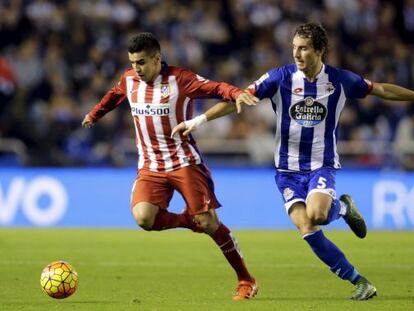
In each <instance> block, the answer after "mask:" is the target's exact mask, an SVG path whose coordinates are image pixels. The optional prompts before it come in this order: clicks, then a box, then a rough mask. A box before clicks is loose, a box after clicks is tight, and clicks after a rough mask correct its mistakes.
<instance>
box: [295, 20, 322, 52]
mask: <svg viewBox="0 0 414 311" xmlns="http://www.w3.org/2000/svg"><path fill="white" fill-rule="evenodd" d="M294 36H299V37H302V38H308V39H311V40H312V46H313V48H314V49H315V50H318V51H322V50H324V51H325V53H326V52H327V50H328V34H327V32H326V30H325V28H323V26H322V25H321V24H319V23H306V24H302V25H299V26H298V27H297V28H296V30H295V34H294Z"/></svg>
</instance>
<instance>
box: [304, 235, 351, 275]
mask: <svg viewBox="0 0 414 311" xmlns="http://www.w3.org/2000/svg"><path fill="white" fill-rule="evenodd" d="M303 238H304V239H305V240H306V242H308V244H309V245H310V247H311V248H312V250H313V252H314V253H315V254H316V256H318V257H319V259H320V260H322V261H323V262H324V263H325V264H327V265H328V266H329V268H330V270H331V271H332V272H333V273H335V274H336V275H337V276H339V277H340V278H341V279H344V280H349V281H350V282H355V280H357V279H358V277H359V273H358V271H357V270H356V269H355V268H354V267H353V266H352V265H351V264H350V263H349V261H348V260H347V259H346V258H345V255H344V253H342V252H341V250H340V249H339V248H338V247H337V246H336V245H335V244H333V243H332V242H331V241H330V240H328V239H327V238H326V237H325V235H324V234H323V232H322V230H318V231H316V232H312V233H308V234H305V235H304V236H303Z"/></svg>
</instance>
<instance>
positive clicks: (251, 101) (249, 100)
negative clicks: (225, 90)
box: [236, 92, 259, 113]
mask: <svg viewBox="0 0 414 311" xmlns="http://www.w3.org/2000/svg"><path fill="white" fill-rule="evenodd" d="M258 102H259V99H258V98H257V97H256V96H254V95H252V94H250V93H248V92H243V93H241V94H240V95H239V96H237V98H236V108H237V113H240V112H241V110H242V108H241V106H242V104H245V105H248V106H256V104H257V103H258Z"/></svg>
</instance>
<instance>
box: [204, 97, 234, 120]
mask: <svg viewBox="0 0 414 311" xmlns="http://www.w3.org/2000/svg"><path fill="white" fill-rule="evenodd" d="M235 111H236V105H235V104H234V103H232V102H219V103H217V104H215V105H214V106H213V107H211V108H210V109H208V110H207V111H206V112H204V114H205V115H206V117H207V121H211V120H214V119H217V118H220V117H223V116H225V115H228V114H230V113H233V112H235Z"/></svg>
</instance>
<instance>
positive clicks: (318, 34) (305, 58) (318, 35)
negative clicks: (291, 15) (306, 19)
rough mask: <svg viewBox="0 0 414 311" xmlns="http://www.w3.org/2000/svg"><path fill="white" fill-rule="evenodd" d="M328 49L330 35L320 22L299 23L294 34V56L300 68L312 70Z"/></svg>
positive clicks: (318, 64)
mask: <svg viewBox="0 0 414 311" xmlns="http://www.w3.org/2000/svg"><path fill="white" fill-rule="evenodd" d="M327 49H328V35H327V33H326V30H325V28H323V27H322V25H321V24H318V23H307V24H302V25H299V26H298V27H297V28H296V30H295V33H294V35H293V58H294V60H295V63H296V66H297V67H298V69H300V70H302V71H304V72H306V71H312V70H314V69H315V68H317V67H318V66H320V63H321V62H322V57H323V55H324V54H325V53H326V51H327Z"/></svg>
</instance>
